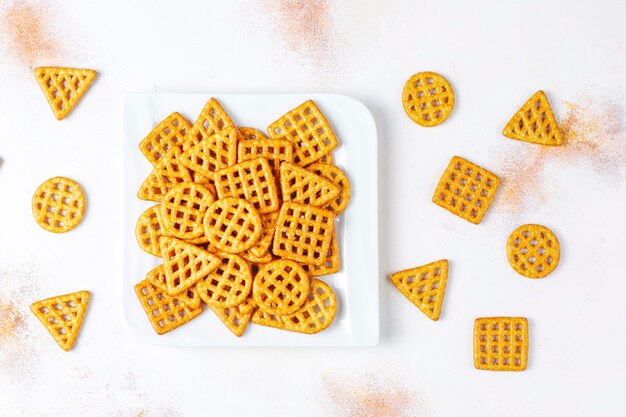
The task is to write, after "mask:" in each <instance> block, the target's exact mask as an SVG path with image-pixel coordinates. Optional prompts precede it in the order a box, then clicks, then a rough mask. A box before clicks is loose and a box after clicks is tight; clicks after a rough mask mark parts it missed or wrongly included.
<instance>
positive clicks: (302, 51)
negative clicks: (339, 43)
mask: <svg viewBox="0 0 626 417" xmlns="http://www.w3.org/2000/svg"><path fill="white" fill-rule="evenodd" d="M265 9H266V10H267V12H268V14H270V15H273V17H274V20H275V23H274V25H273V26H274V27H275V28H276V29H277V30H278V34H279V35H280V37H281V39H282V40H283V42H284V43H285V45H286V46H287V47H288V48H289V50H291V51H292V52H294V53H297V54H298V55H300V56H301V57H302V58H305V59H307V60H310V61H312V62H314V63H316V64H319V65H323V64H328V63H329V61H330V60H332V50H333V46H334V38H335V28H334V26H333V25H334V23H333V17H332V14H331V9H330V2H329V0H274V1H268V2H267V3H266V5H265Z"/></svg>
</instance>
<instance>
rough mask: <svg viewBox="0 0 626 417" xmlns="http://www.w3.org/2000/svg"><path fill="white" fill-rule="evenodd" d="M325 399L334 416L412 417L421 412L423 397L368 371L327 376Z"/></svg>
mask: <svg viewBox="0 0 626 417" xmlns="http://www.w3.org/2000/svg"><path fill="white" fill-rule="evenodd" d="M323 384H324V396H325V398H324V402H325V403H326V405H327V406H328V408H329V409H330V411H331V412H332V415H336V416H345V417H380V416H385V417H409V416H420V415H422V411H421V410H422V409H423V404H422V401H421V397H420V396H419V395H418V394H417V393H416V392H415V391H413V390H411V389H409V388H408V387H406V386H403V385H402V384H401V383H399V382H398V381H396V380H395V379H393V378H389V377H388V376H384V375H380V374H367V375H364V376H362V377H360V378H354V379H352V378H340V377H336V376H326V377H325V378H324V379H323Z"/></svg>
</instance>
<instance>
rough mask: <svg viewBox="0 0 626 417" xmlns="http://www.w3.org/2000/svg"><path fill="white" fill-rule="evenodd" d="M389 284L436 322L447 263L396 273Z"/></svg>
mask: <svg viewBox="0 0 626 417" xmlns="http://www.w3.org/2000/svg"><path fill="white" fill-rule="evenodd" d="M390 279H391V282H392V283H393V285H395V286H396V288H397V289H398V290H399V291H400V292H401V293H402V294H404V296H405V297H406V298H408V299H409V300H410V301H411V302H412V303H413V304H415V305H416V306H417V308H419V309H420V310H422V312H423V313H424V314H426V316H428V317H429V318H430V319H431V320H438V319H439V315H440V314H441V306H442V305H443V297H444V294H445V292H446V283H447V281H448V261H447V260H445V259H442V260H440V261H436V262H432V263H429V264H428V265H424V266H418V267H417V268H412V269H407V270H405V271H400V272H396V273H395V274H393V275H391V277H390Z"/></svg>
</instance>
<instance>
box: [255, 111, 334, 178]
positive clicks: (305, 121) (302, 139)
mask: <svg viewBox="0 0 626 417" xmlns="http://www.w3.org/2000/svg"><path fill="white" fill-rule="evenodd" d="M267 133H268V134H269V137H270V139H286V140H288V141H290V142H291V143H293V150H294V162H295V163H296V164H298V165H300V166H307V165H309V164H312V163H313V162H315V161H317V160H318V159H320V158H321V157H323V156H324V155H326V154H327V153H329V152H331V151H332V150H333V149H335V148H336V147H337V146H339V140H338V139H337V137H336V136H335V133H334V132H333V130H332V129H331V127H330V124H328V121H327V120H326V118H325V117H324V115H323V114H322V112H321V111H320V109H319V108H318V107H317V105H315V103H314V102H313V101H312V100H308V101H305V102H304V103H302V104H301V105H299V106H298V107H296V108H295V109H293V110H290V111H289V112H287V113H286V114H285V115H283V116H282V117H281V118H280V119H278V120H276V121H275V122H274V123H272V124H271V125H269V127H268V128H267Z"/></svg>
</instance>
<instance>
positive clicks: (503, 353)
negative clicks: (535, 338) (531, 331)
mask: <svg viewBox="0 0 626 417" xmlns="http://www.w3.org/2000/svg"><path fill="white" fill-rule="evenodd" d="M527 363H528V320H527V319H526V318H524V317H484V318H479V319H476V321H475V322H474V367H475V368H476V369H486V370H490V371H523V370H524V369H526V365H527Z"/></svg>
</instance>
